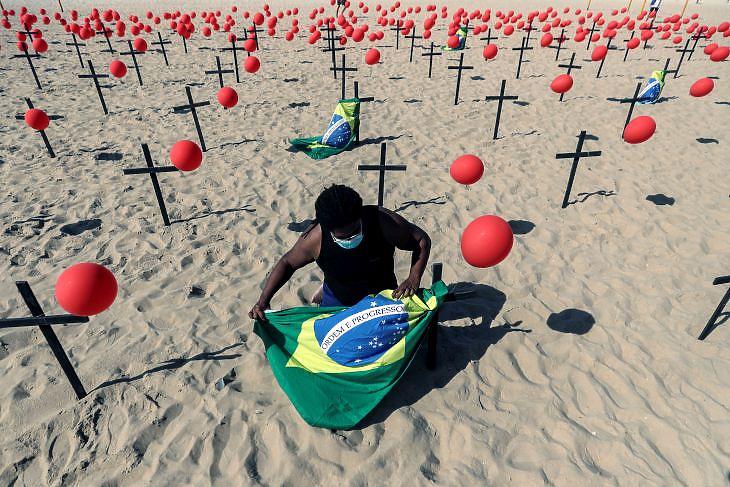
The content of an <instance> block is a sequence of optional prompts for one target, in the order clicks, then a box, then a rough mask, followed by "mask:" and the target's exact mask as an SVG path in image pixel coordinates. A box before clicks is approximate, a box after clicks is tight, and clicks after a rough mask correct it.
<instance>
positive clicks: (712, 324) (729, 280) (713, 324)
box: [697, 276, 730, 340]
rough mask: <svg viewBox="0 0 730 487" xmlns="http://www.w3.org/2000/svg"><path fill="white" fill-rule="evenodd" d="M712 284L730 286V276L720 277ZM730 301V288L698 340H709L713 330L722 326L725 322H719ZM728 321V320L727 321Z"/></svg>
mask: <svg viewBox="0 0 730 487" xmlns="http://www.w3.org/2000/svg"><path fill="white" fill-rule="evenodd" d="M712 284H713V285H714V286H719V285H721V284H730V276H723V277H718V278H716V279H715V280H714V281H712ZM729 301H730V288H728V290H727V291H726V292H725V296H723V298H722V299H721V300H720V304H719V305H717V309H715V312H714V313H712V316H711V317H710V321H708V322H707V324H706V325H705V328H704V330H702V333H700V336H699V337H697V339H698V340H704V339H705V338H707V336H708V335H709V334H710V333H712V330H714V329H715V328H717V327H718V326H720V324H721V323H722V322H723V321H720V320H718V318H719V317H720V315H721V314H723V313H722V311H723V310H724V309H725V306H727V303H728V302H729ZM725 316H726V317H727V316H728V313H725ZM725 321H726V320H725Z"/></svg>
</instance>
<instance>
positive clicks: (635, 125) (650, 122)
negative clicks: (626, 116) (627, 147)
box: [624, 115, 656, 144]
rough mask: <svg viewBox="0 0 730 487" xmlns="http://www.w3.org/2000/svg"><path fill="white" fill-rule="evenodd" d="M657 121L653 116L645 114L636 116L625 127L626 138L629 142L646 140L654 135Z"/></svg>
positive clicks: (638, 142)
mask: <svg viewBox="0 0 730 487" xmlns="http://www.w3.org/2000/svg"><path fill="white" fill-rule="evenodd" d="M655 131H656V122H655V121H654V119H653V118H651V117H647V116H646V115H643V116H641V117H636V118H635V119H633V120H632V121H630V122H629V124H628V125H627V126H626V128H625V129H624V140H625V141H626V142H628V143H629V144H640V143H642V142H646V141H647V140H649V139H650V138H651V136H652V135H654V132H655Z"/></svg>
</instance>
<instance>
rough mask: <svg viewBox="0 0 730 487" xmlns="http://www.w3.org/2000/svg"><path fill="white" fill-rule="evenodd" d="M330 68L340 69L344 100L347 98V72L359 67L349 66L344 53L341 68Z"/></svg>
mask: <svg viewBox="0 0 730 487" xmlns="http://www.w3.org/2000/svg"><path fill="white" fill-rule="evenodd" d="M330 69H331V70H336V71H339V72H340V73H341V74H342V90H341V93H342V98H340V99H341V100H344V99H345V87H346V86H347V85H346V77H347V72H348V71H349V72H353V71H357V68H348V67H347V63H346V62H345V55H344V54H343V55H342V65H341V66H340V67H339V68H330Z"/></svg>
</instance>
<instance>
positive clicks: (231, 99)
mask: <svg viewBox="0 0 730 487" xmlns="http://www.w3.org/2000/svg"><path fill="white" fill-rule="evenodd" d="M218 102H219V103H220V104H221V105H223V106H224V107H226V108H233V107H235V106H236V104H237V103H238V93H236V90H234V89H233V88H231V87H230V86H224V87H223V88H221V89H220V90H218Z"/></svg>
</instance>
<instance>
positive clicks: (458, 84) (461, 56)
mask: <svg viewBox="0 0 730 487" xmlns="http://www.w3.org/2000/svg"><path fill="white" fill-rule="evenodd" d="M447 68H448V69H458V70H459V72H458V73H457V75H456V93H455V94H454V105H458V104H459V88H460V87H461V71H462V70H464V69H474V66H464V53H463V52H461V53H459V65H458V66H447Z"/></svg>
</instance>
